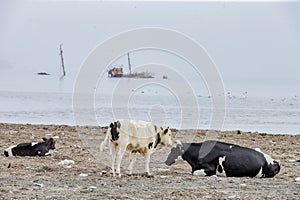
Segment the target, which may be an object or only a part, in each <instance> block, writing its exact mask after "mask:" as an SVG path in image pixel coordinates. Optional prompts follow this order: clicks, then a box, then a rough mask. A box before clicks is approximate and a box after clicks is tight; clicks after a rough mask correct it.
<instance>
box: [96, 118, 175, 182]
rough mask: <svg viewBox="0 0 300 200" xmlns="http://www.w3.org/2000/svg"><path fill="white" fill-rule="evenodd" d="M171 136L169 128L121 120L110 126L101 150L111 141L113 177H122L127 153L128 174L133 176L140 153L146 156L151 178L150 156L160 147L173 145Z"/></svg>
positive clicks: (146, 164)
mask: <svg viewBox="0 0 300 200" xmlns="http://www.w3.org/2000/svg"><path fill="white" fill-rule="evenodd" d="M171 134H172V132H171V130H170V128H169V127H157V126H156V125H153V124H152V123H151V122H145V121H139V120H127V119H120V120H116V121H114V122H112V123H111V124H110V126H109V128H108V130H107V133H106V137H105V139H104V141H103V142H102V143H101V146H100V150H101V151H103V149H104V145H105V144H106V143H107V141H108V139H109V151H110V156H111V172H112V174H113V176H115V173H117V174H119V177H121V173H120V165H121V161H122V158H123V155H124V153H125V152H126V151H127V152H128V153H129V155H130V164H129V167H128V174H132V168H133V164H134V162H135V159H136V153H140V154H142V155H144V156H145V173H146V175H148V176H150V169H149V162H150V156H151V154H152V153H153V152H154V151H155V150H156V149H157V148H159V147H160V146H167V145H172V140H171ZM132 153H133V154H132ZM131 154H132V155H131ZM116 159H117V160H116ZM115 160H116V172H115Z"/></svg>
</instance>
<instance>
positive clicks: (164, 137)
mask: <svg viewBox="0 0 300 200" xmlns="http://www.w3.org/2000/svg"><path fill="white" fill-rule="evenodd" d="M159 135H160V140H161V141H160V143H161V144H162V145H166V146H171V145H172V131H171V129H170V127H168V126H167V127H161V131H160V133H159Z"/></svg>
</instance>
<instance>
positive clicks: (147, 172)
mask: <svg viewBox="0 0 300 200" xmlns="http://www.w3.org/2000/svg"><path fill="white" fill-rule="evenodd" d="M151 153H152V152H150V151H148V152H147V153H146V155H145V174H146V176H151V173H150V168H149V164H150V157H151Z"/></svg>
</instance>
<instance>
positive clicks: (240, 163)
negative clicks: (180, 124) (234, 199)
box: [165, 140, 280, 178]
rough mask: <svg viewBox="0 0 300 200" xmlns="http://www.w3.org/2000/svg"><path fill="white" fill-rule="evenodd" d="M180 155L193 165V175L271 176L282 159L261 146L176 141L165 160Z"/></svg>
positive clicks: (169, 160)
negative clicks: (265, 151)
mask: <svg viewBox="0 0 300 200" xmlns="http://www.w3.org/2000/svg"><path fill="white" fill-rule="evenodd" d="M179 156H181V157H182V159H183V160H185V161H187V162H188V163H189V164H190V166H191V167H192V174H193V175H201V176H212V175H221V176H227V177H244V176H248V177H261V178H269V177H274V176H275V175H276V174H278V173H279V171H280V165H279V162H278V161H275V160H273V159H272V158H271V157H270V156H269V155H267V154H264V153H262V152H261V151H260V150H259V149H250V148H247V147H241V146H239V145H235V144H229V143H224V142H218V141H212V140H208V141H205V142H202V143H183V144H177V146H176V147H174V148H172V149H171V152H170V154H169V155H168V158H167V160H166V162H165V163H166V164H167V165H172V164H173V163H175V161H176V160H177V159H178V157H179Z"/></svg>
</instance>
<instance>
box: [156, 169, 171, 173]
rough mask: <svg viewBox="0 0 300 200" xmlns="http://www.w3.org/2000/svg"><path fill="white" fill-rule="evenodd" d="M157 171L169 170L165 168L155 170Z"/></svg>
mask: <svg viewBox="0 0 300 200" xmlns="http://www.w3.org/2000/svg"><path fill="white" fill-rule="evenodd" d="M157 170H158V171H163V172H164V171H170V169H166V168H157Z"/></svg>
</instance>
